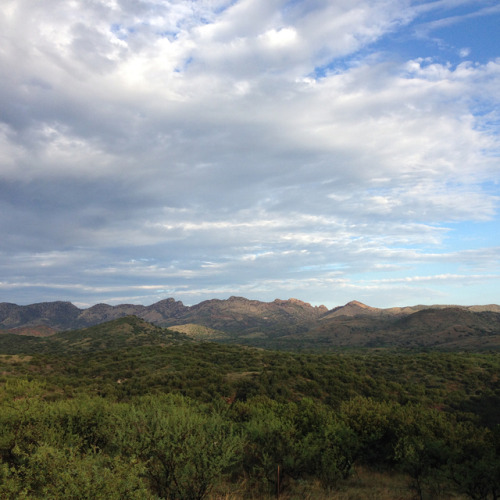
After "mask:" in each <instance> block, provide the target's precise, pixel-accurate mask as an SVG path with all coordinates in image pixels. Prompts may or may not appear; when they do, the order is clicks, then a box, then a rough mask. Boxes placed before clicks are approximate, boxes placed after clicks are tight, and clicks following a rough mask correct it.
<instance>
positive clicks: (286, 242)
mask: <svg viewBox="0 0 500 500" xmlns="http://www.w3.org/2000/svg"><path fill="white" fill-rule="evenodd" d="M499 25H500V5H499V4H498V2H496V1H488V0H485V1H481V0H473V1H472V0H433V1H411V0H350V1H344V0H334V1H332V0H314V1H310V0H309V1H300V0H294V1H286V0H236V1H229V0H199V1H196V2H191V1H177V0H144V1H141V2H129V1H126V0H106V1H105V0H102V1H95V2H87V1H78V0H76V1H74V2H64V3H61V2H58V1H56V0H47V1H46V2H43V4H42V3H40V2H36V1H34V0H5V1H3V2H2V5H1V6H0V33H1V35H0V36H1V37H2V42H1V44H0V46H1V50H0V68H1V71H2V79H1V81H0V230H1V234H2V239H1V240H0V301H4V302H14V303H18V304H28V303H34V302H43V301H51V300H69V301H72V302H74V303H75V304H77V305H79V306H81V307H86V306H90V305H92V304H95V303H99V302H106V303H109V304H119V303H141V304H151V303H153V302H156V301H158V300H161V299H164V298H167V297H174V298H176V299H177V300H182V301H183V302H184V303H185V304H196V303H198V302H201V301H202V300H206V299H211V298H221V299H224V298H227V297H229V296H231V295H240V296H245V297H248V298H252V299H258V300H264V301H271V300H274V299H275V298H282V299H286V298H289V297H295V298H298V299H301V300H304V301H307V302H310V303H312V304H315V305H319V304H324V305H326V306H327V307H335V306H338V305H341V304H344V303H346V302H348V301H350V300H353V299H356V300H360V301H362V302H365V303H366V304H369V305H372V306H377V307H391V306H397V305H414V304H436V303H439V304H486V303H500V296H499V294H500V258H499V256H500V236H499V234H500V231H499V229H500V220H499V208H500V187H499V178H500V175H499V174H500V155H499V153H500V134H499V132H500V116H499V109H500V107H499V104H500V102H499V101H500V93H499V91H498V90H499V89H500V32H499V30H498V26H499Z"/></svg>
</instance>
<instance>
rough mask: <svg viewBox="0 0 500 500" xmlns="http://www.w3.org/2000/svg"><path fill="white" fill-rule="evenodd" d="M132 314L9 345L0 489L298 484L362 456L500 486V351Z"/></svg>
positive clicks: (92, 491)
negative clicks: (257, 333)
mask: <svg viewBox="0 0 500 500" xmlns="http://www.w3.org/2000/svg"><path fill="white" fill-rule="evenodd" d="M127 325H128V323H126V322H125V323H119V324H117V328H118V330H117V331H116V332H115V333H113V332H111V334H112V335H115V340H116V339H121V340H120V341H119V342H117V343H116V344H115V343H114V342H111V341H109V342H104V343H103V345H104V346H105V347H104V348H103V349H97V348H96V349H94V348H92V349H90V350H86V349H82V351H81V352H77V350H76V349H73V348H70V349H68V350H64V349H59V348H58V349H57V350H56V351H52V352H50V350H49V351H46V352H44V349H45V348H43V349H42V348H40V349H38V348H36V349H33V350H30V349H28V348H26V344H25V343H24V342H22V344H21V345H22V349H23V350H24V349H26V350H24V351H23V352H18V353H14V354H4V355H3V356H0V373H1V375H0V497H2V498H6V499H14V498H16V499H17V498H75V499H76V498H167V499H204V498H209V497H210V495H211V494H213V495H215V494H216V492H217V491H222V489H224V488H226V490H225V491H227V488H228V487H229V486H228V485H233V486H234V488H239V489H240V491H241V496H242V497H245V496H247V497H249V496H250V495H249V494H248V493H249V491H252V495H260V496H265V495H274V494H276V493H280V494H283V495H286V494H290V495H291V496H292V494H293V491H299V490H300V488H306V489H307V487H306V486H304V485H309V488H311V489H314V488H319V487H320V485H321V487H322V488H323V489H324V490H325V491H330V492H331V491H333V490H336V489H338V488H342V487H345V485H347V484H351V483H349V481H352V480H353V478H354V477H356V475H353V472H354V471H355V470H360V468H361V469H362V470H367V469H369V470H372V471H378V472H377V473H378V474H402V475H403V476H404V477H405V478H407V480H408V481H409V484H410V486H411V488H413V494H416V495H417V497H419V498H439V497H440V495H443V498H444V496H445V493H446V492H447V493H446V494H448V495H462V498H463V497H464V496H465V497H467V498H471V499H481V500H490V499H495V498H498V495H499V491H500V485H499V482H498V481H499V480H498V478H499V477H500V438H499V436H500V427H499V424H500V421H499V415H500V412H499V411H498V405H497V404H496V403H495V402H496V401H498V400H499V399H498V398H499V397H500V390H499V387H498V376H499V373H500V355H498V354H495V353H489V354H485V353H483V354H472V353H435V352H428V353H403V352H385V351H369V352H355V353H354V352H352V353H349V352H343V353H337V354H325V355H319V354H312V353H289V352H288V353H284V352H275V351H266V350H261V349H251V348H244V347H239V346H228V345H220V344H212V343H196V342H184V341H180V340H179V341H177V340H176V341H174V340H173V338H171V337H168V338H169V339H170V340H169V341H168V342H167V340H166V339H167V336H165V333H164V332H162V331H161V330H154V331H153V330H151V331H149V332H142V331H141V330H140V328H139V326H138V325H135V328H136V330H135V331H134V328H133V327H134V325H132V326H133V327H132V328H129V327H128V326H127ZM134 332H135V333H134ZM96 335H97V334H96ZM127 335H142V337H141V338H142V340H141V341H140V342H139V341H138V340H137V339H136V340H135V341H127ZM75 339H76V337H75ZM155 339H156V340H155ZM39 340H40V341H41V342H42V343H40V344H38V345H39V346H42V345H47V344H43V342H46V339H39ZM76 340H77V341H78V345H80V346H82V345H84V343H82V342H83V341H82V339H81V338H79V339H76ZM157 341H158V342H157ZM92 342H93V343H91V344H88V345H93V346H97V345H98V343H99V339H98V338H97V336H96V338H95V339H94V340H93V341H92ZM141 342H145V344H144V345H142V344H141ZM155 342H157V343H155ZM374 473H375V472H374ZM236 485H237V486H236ZM300 491H304V490H300ZM314 491H317V490H314ZM443 492H444V493H443ZM325 494H326V493H325ZM298 496H300V495H298Z"/></svg>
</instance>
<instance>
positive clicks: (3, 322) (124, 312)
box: [0, 297, 500, 350]
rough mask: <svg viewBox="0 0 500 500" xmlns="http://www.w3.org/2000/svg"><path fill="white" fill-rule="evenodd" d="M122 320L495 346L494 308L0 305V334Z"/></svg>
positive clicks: (210, 329) (371, 342)
mask: <svg viewBox="0 0 500 500" xmlns="http://www.w3.org/2000/svg"><path fill="white" fill-rule="evenodd" d="M127 316H136V317H138V318H141V319H142V320H144V321H146V322H148V323H151V324H153V325H156V326H158V327H168V328H169V329H170V330H173V331H178V332H181V333H182V334H185V335H187V336H188V337H193V338H197V339H204V340H216V341H222V342H238V343H242V344H247V345H254V346H261V347H277V348H334V347H405V348H416V347H419V348H422V347H424V348H446V349H467V350H471V349H473V350H475V349H497V348H500V306H498V305H495V304H492V305H485V306H446V305H434V306H424V305H418V306H408V307H394V308H388V309H379V308H375V307H370V306H367V305H365V304H362V303H361V302H358V301H351V302H349V303H347V304H345V305H344V306H340V307H336V308H333V309H330V310H329V309H327V308H326V307H325V306H312V305H311V304H308V303H307V302H303V301H301V300H298V299H288V300H280V299H276V300H274V301H273V302H261V301H258V300H249V299H246V298H243V297H230V298H229V299H227V300H219V299H212V300H207V301H204V302H201V303H199V304H197V305H193V306H185V305H184V304H183V303H182V302H180V301H176V300H175V299H173V298H168V299H165V300H162V301H159V302H156V303H155V304H152V305H149V306H144V305H133V304H121V305H117V306H111V305H108V304H97V305H94V306H92V307H89V308H87V309H80V308H78V307H77V306H75V305H74V304H72V303H70V302H60V301H59V302H43V303H37V304H31V305H26V306H20V305H16V304H11V303H5V302H4V303H0V332H3V333H16V334H18V335H29V336H48V335H51V334H55V333H56V332H61V331H68V330H79V329H84V328H88V327H92V326H95V325H99V324H102V323H105V322H110V321H112V320H116V319H119V318H123V317H127Z"/></svg>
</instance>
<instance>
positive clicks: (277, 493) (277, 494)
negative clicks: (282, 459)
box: [276, 465, 280, 500]
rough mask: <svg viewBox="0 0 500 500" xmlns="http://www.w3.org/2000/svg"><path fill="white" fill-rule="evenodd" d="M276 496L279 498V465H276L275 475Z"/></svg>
mask: <svg viewBox="0 0 500 500" xmlns="http://www.w3.org/2000/svg"><path fill="white" fill-rule="evenodd" d="M276 478H277V481H276V498H277V499H278V500H279V498H280V466H279V465H278V473H277V475H276Z"/></svg>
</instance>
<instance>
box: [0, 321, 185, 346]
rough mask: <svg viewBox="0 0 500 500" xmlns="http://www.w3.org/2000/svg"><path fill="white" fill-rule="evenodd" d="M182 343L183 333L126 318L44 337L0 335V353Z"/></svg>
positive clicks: (183, 340)
mask: <svg viewBox="0 0 500 500" xmlns="http://www.w3.org/2000/svg"><path fill="white" fill-rule="evenodd" d="M181 342H190V339H189V338H188V337H186V336H185V335H183V334H182V333H178V332H174V331H170V330H167V329H165V328H161V327H159V326H156V325H153V324H151V323H148V322H146V321H144V320H143V319H140V318H137V317H136V316H125V317H124V318H119V319H115V320H111V321H108V322H106V323H101V324H99V325H95V326H92V327H89V328H84V329H81V330H69V331H65V332H58V333H55V334H53V335H51V336H50V337H44V338H41V337H27V336H23V337H20V336H18V335H15V334H12V333H7V334H4V335H0V353H1V354H19V353H29V354H33V353H52V354H54V353H65V354H71V353H77V354H82V353H89V352H98V351H104V350H110V349H123V348H133V347H144V346H165V345H172V344H177V343H181Z"/></svg>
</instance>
